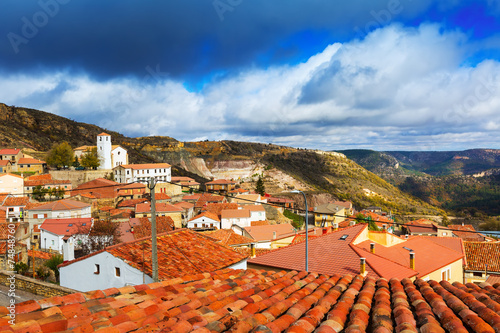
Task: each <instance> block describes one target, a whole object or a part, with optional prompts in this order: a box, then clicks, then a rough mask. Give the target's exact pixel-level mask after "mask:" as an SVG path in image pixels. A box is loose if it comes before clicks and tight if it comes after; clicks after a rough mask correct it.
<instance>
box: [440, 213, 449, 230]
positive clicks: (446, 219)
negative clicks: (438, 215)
mask: <svg viewBox="0 0 500 333" xmlns="http://www.w3.org/2000/svg"><path fill="white" fill-rule="evenodd" d="M441 223H442V224H443V225H444V226H445V227H447V226H449V225H450V224H451V221H450V219H449V218H448V215H446V213H444V214H443V219H442V220H441Z"/></svg>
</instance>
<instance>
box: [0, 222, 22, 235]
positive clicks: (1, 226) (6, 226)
mask: <svg viewBox="0 0 500 333" xmlns="http://www.w3.org/2000/svg"><path fill="white" fill-rule="evenodd" d="M12 225H13V226H14V228H12ZM18 227H19V223H7V222H5V217H4V219H3V221H0V239H2V240H3V239H9V237H10V236H15V234H16V233H15V231H16V230H17V228H18ZM11 231H13V233H12V232H11ZM11 238H12V237H11Z"/></svg>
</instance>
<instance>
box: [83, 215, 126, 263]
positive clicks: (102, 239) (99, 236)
mask: <svg viewBox="0 0 500 333" xmlns="http://www.w3.org/2000/svg"><path fill="white" fill-rule="evenodd" d="M119 226H120V224H119V223H113V222H111V221H109V220H106V221H105V220H97V221H95V222H94V224H93V226H92V229H91V230H90V233H89V234H88V237H87V238H86V239H85V240H79V241H77V243H78V245H79V246H80V250H79V251H78V257H81V256H84V255H87V254H90V253H93V252H95V251H99V250H102V249H104V248H105V247H107V246H111V245H114V244H118V243H119V242H120V231H119V230H118V227H119ZM82 228H83V226H82ZM79 234H85V232H81V233H79ZM75 256H76V251H75Z"/></svg>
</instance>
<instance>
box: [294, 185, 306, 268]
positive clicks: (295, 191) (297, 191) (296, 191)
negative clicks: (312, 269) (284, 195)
mask: <svg viewBox="0 0 500 333" xmlns="http://www.w3.org/2000/svg"><path fill="white" fill-rule="evenodd" d="M291 192H292V193H302V195H303V196H304V201H305V203H306V272H307V271H309V254H308V247H309V243H308V240H309V233H308V231H307V225H308V222H309V219H308V218H309V216H308V215H307V213H308V210H307V198H306V194H305V193H304V192H302V191H299V190H293V191H291Z"/></svg>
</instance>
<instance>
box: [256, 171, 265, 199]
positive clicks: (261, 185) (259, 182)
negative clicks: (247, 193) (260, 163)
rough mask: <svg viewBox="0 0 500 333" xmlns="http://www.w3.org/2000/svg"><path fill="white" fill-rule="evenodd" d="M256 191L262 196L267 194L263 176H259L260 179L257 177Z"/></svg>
mask: <svg viewBox="0 0 500 333" xmlns="http://www.w3.org/2000/svg"><path fill="white" fill-rule="evenodd" d="M255 192H257V193H259V194H260V195H262V196H264V194H266V188H265V187H264V181H263V180H262V177H261V176H259V179H257V182H256V183H255Z"/></svg>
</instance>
